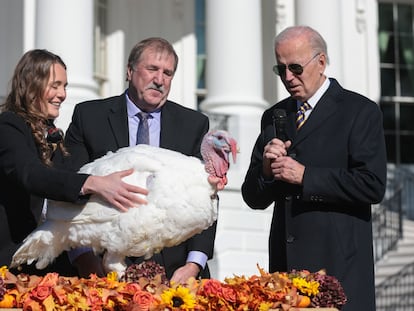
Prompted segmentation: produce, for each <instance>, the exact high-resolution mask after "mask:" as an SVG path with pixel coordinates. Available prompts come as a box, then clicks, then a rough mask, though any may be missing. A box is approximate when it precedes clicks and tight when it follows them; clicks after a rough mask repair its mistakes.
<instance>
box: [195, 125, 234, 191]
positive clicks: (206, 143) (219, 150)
mask: <svg viewBox="0 0 414 311" xmlns="http://www.w3.org/2000/svg"><path fill="white" fill-rule="evenodd" d="M237 152H238V150H237V141H236V140H235V139H234V138H233V137H231V136H230V134H229V133H228V132H226V131H224V130H213V131H210V132H208V133H207V134H206V135H205V136H204V138H203V141H202V143H201V155H202V157H203V160H204V163H205V168H206V172H207V173H208V174H209V182H210V183H211V184H215V185H216V187H217V190H222V189H223V188H224V186H225V185H226V184H227V176H226V174H227V171H228V170H229V167H230V160H229V158H230V154H231V155H232V157H233V163H236V155H237Z"/></svg>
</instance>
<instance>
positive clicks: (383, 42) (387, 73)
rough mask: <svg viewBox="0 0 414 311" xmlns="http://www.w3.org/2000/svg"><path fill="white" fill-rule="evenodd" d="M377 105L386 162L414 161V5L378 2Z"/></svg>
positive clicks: (402, 162) (410, 3) (399, 2)
mask: <svg viewBox="0 0 414 311" xmlns="http://www.w3.org/2000/svg"><path fill="white" fill-rule="evenodd" d="M378 9H379V10H378V13H379V33H378V42H379V52H380V70H381V100H380V107H381V109H382V112H383V115H384V130H385V139H386V144H387V156H388V162H391V163H396V164H404V163H413V162H414V30H413V22H414V4H413V3H412V2H402V1H387V2H379V7H378Z"/></svg>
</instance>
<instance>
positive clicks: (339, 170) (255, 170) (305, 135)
mask: <svg viewBox="0 0 414 311" xmlns="http://www.w3.org/2000/svg"><path fill="white" fill-rule="evenodd" d="M276 108H279V109H284V110H286V112H287V124H286V134H287V136H288V139H289V140H291V141H292V145H291V147H290V148H289V150H288V152H289V154H290V155H291V156H294V157H295V159H296V160H297V161H298V162H300V163H302V164H303V165H304V166H305V173H304V177H303V185H301V186H298V185H292V184H287V183H285V182H281V181H273V182H266V181H264V180H263V178H261V174H262V154H263V149H264V146H265V144H266V143H267V142H268V141H269V140H270V139H271V138H272V136H273V135H272V133H273V125H272V115H273V110H274V109H276ZM296 111H297V104H296V100H294V99H292V98H287V99H285V100H283V101H281V102H279V103H277V104H276V105H274V106H273V107H271V108H269V109H268V110H266V111H265V112H264V114H263V116H262V122H261V130H262V132H261V134H260V135H259V137H258V139H257V141H256V145H255V146H254V149H253V153H252V158H251V163H250V167H249V169H248V172H247V174H246V178H245V181H244V183H243V185H242V194H243V198H244V200H245V202H246V203H247V204H248V205H249V206H250V207H251V208H253V209H265V208H267V207H268V206H269V205H270V204H271V203H272V202H274V211H273V220H272V224H271V229H270V239H269V267H270V268H269V270H270V271H271V272H273V271H286V270H291V269H308V270H310V271H317V270H319V269H326V270H327V273H328V274H330V275H334V276H336V277H337V278H338V279H339V281H340V282H341V283H342V285H343V287H344V290H345V293H346V295H347V296H348V299H349V302H348V303H347V304H346V305H345V307H344V308H343V309H342V310H352V311H357V310H361V311H362V310H363V311H368V310H372V311H374V310H375V288H374V262H373V249H372V248H373V246H372V222H371V204H374V203H378V202H380V201H381V200H382V198H383V195H384V192H385V185H386V151H385V140H384V134H383V127H382V114H381V111H380V109H379V108H378V106H377V105H376V104H375V103H374V102H372V101H370V100H369V99H367V98H365V97H363V96H361V95H358V94H356V93H354V92H351V91H348V90H345V89H343V88H342V87H341V86H340V85H339V84H338V82H337V81H336V80H334V79H331V84H330V86H329V88H328V90H327V91H326V93H325V94H324V95H323V96H322V98H321V99H320V100H319V102H318V103H317V105H316V107H315V109H314V110H313V111H312V113H311V114H310V117H309V118H308V120H307V121H306V123H305V124H304V125H303V127H302V128H301V129H300V130H299V131H298V132H297V131H296V126H295V114H296Z"/></svg>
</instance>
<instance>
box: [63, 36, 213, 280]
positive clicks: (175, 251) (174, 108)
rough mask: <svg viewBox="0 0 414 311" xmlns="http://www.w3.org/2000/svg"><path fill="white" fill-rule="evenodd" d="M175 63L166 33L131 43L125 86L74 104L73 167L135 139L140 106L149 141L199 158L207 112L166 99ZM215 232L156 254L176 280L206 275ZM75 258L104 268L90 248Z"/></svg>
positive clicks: (83, 267)
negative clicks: (146, 116)
mask: <svg viewBox="0 0 414 311" xmlns="http://www.w3.org/2000/svg"><path fill="white" fill-rule="evenodd" d="M177 63H178V57H177V54H176V53H175V51H174V49H173V47H172V46H171V44H170V43H169V42H168V41H166V40H164V39H161V38H149V39H146V40H143V41H141V42H139V43H138V44H136V45H135V46H134V47H133V49H132V50H131V53H130V55H129V59H128V65H127V81H129V87H128V89H127V90H126V92H125V93H123V94H122V95H120V96H115V97H111V98H106V99H102V100H93V101H89V102H84V103H81V104H78V105H77V106H76V107H75V110H74V113H73V117H72V123H71V124H70V126H69V128H68V130H67V133H66V138H65V143H66V147H67V149H68V151H69V152H70V154H71V162H72V163H71V165H72V167H73V169H78V168H79V167H81V166H82V165H83V164H85V163H87V162H90V161H92V160H95V159H97V158H99V157H101V156H103V155H105V154H106V153H107V152H108V151H116V150H118V149H119V148H121V147H125V146H129V145H135V144H136V140H137V130H138V128H139V123H140V122H142V121H140V119H139V117H138V116H137V114H138V113H139V112H146V113H148V114H149V119H148V132H149V133H148V134H149V144H151V145H154V146H160V147H163V148H167V149H171V150H174V151H179V152H181V153H183V154H186V155H190V156H197V157H199V158H201V155H200V145H201V141H202V138H203V136H204V134H206V133H207V131H208V128H209V120H208V118H207V117H206V116H205V115H203V114H202V113H200V112H197V111H194V110H191V109H188V108H185V107H183V106H180V105H178V104H176V103H174V102H172V101H169V100H167V96H168V94H169V91H170V86H171V81H172V78H173V76H174V73H175V71H176V68H177ZM148 225H151V224H148ZM215 233H216V225H213V226H212V227H210V228H209V229H207V230H205V231H204V232H202V233H201V234H198V235H196V236H194V237H192V238H190V239H189V240H187V241H186V242H184V243H182V244H180V245H178V246H175V247H171V248H166V249H164V250H162V252H161V253H160V254H159V255H156V256H155V257H154V259H155V260H156V261H157V262H158V263H159V264H161V265H162V266H164V267H165V269H166V273H167V277H168V278H170V279H172V280H174V281H176V282H185V281H186V280H187V279H188V277H191V276H193V277H197V276H201V277H203V278H207V277H209V270H208V266H207V260H208V259H210V258H211V257H212V255H213V246H214V239H215ZM75 252H76V251H75ZM72 257H74V256H73V252H72ZM73 262H74V263H75V265H76V266H77V267H78V268H79V269H80V272H81V274H82V275H86V276H87V275H89V273H91V272H95V273H98V274H103V273H104V272H103V270H102V266H101V263H100V261H99V258H98V257H93V256H92V254H91V253H90V252H87V253H83V254H82V255H80V256H79V257H77V258H76V259H74V260H73Z"/></svg>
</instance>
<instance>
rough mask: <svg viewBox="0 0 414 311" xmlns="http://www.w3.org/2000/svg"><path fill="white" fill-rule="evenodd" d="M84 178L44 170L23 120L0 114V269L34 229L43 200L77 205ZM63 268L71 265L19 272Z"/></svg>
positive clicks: (53, 170) (60, 271)
mask: <svg viewBox="0 0 414 311" xmlns="http://www.w3.org/2000/svg"><path fill="white" fill-rule="evenodd" d="M87 176H88V175H80V174H74V173H73V172H69V171H63V170H58V169H55V168H50V167H46V166H45V165H44V164H43V163H42V162H41V160H40V156H39V151H38V149H37V146H36V144H35V141H34V138H33V135H32V131H31V129H30V127H29V126H28V125H27V124H26V122H25V121H24V120H23V118H22V117H20V116H18V115H16V114H15V113H13V112H3V113H2V114H1V115H0V189H1V190H0V266H2V265H7V266H9V265H10V262H11V258H12V255H13V254H14V252H15V251H16V249H17V247H18V246H19V244H20V243H21V242H22V241H23V239H24V238H25V237H26V236H27V235H28V234H29V233H30V232H31V231H32V230H33V229H35V228H36V226H37V224H38V223H39V221H40V217H41V211H42V206H43V198H50V199H54V200H62V201H70V202H77V201H78V199H80V198H79V192H80V189H81V188H82V185H83V184H84V182H85V180H86V178H87ZM58 262H59V260H58ZM65 266H66V267H70V264H69V263H68V262H67V261H66V264H63V266H62V267H58V266H53V267H50V269H49V270H42V271H36V270H35V269H34V268H33V269H32V268H30V269H29V268H28V267H26V268H27V270H24V271H22V272H28V273H36V274H38V275H41V274H44V273H46V272H47V271H50V270H55V271H56V272H59V273H61V274H69V273H68V271H70V268H69V270H65ZM62 269H63V270H62ZM29 271H30V272H29Z"/></svg>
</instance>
